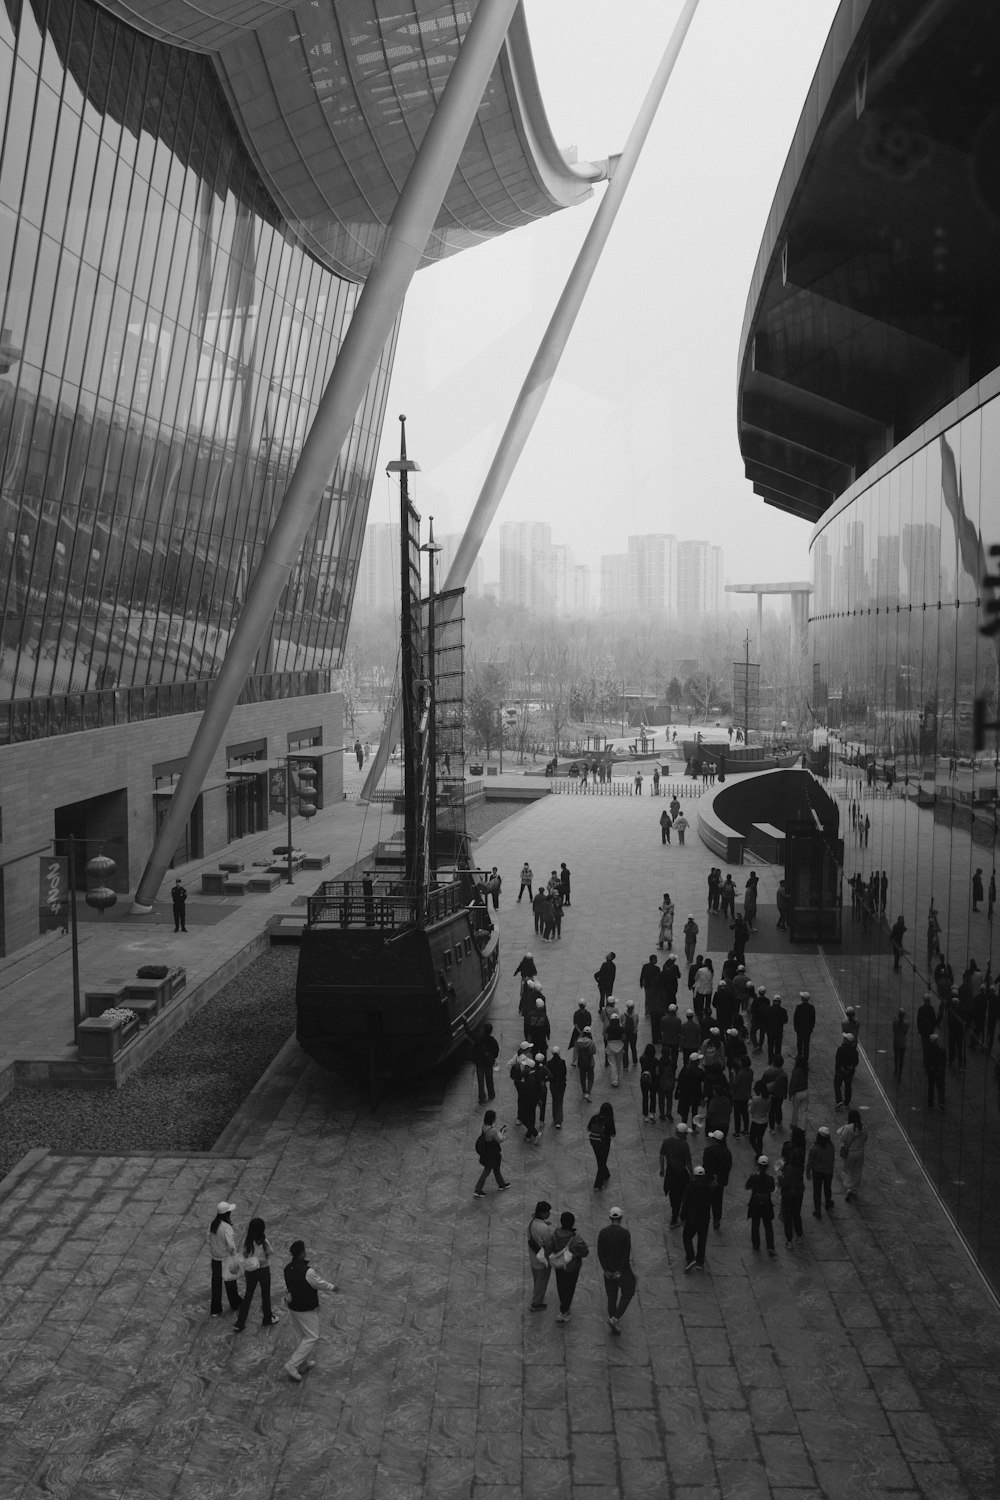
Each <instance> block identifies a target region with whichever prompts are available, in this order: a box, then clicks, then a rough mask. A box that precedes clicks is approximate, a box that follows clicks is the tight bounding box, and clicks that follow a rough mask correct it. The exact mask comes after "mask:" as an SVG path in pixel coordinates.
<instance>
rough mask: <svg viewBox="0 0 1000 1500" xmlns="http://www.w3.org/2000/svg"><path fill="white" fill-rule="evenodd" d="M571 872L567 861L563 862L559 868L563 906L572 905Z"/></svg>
mask: <svg viewBox="0 0 1000 1500" xmlns="http://www.w3.org/2000/svg"><path fill="white" fill-rule="evenodd" d="M569 893H570V871H569V866H568V865H567V863H566V861H565V860H563V862H562V864H561V865H560V866H559V894H560V896H561V897H562V904H563V906H569V905H570V899H569Z"/></svg>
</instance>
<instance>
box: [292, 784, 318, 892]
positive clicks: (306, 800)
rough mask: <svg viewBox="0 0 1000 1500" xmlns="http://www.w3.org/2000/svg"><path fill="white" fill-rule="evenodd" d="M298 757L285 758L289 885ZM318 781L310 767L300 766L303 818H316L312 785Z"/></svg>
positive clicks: (300, 813) (300, 808)
mask: <svg viewBox="0 0 1000 1500" xmlns="http://www.w3.org/2000/svg"><path fill="white" fill-rule="evenodd" d="M295 758H296V757H293V756H291V755H286V756H285V811H286V812H287V814H288V850H287V858H288V872H287V875H286V877H285V878H286V879H287V881H288V884H289V885H292V884H293V883H294V878H295V877H294V876H293V874H292V760H293V759H295ZM315 780H316V772H315V771H314V770H313V768H312V766H310V765H302V766H299V816H300V817H302V818H314V817H315V816H316V804H315V802H314V801H313V800H312V799H313V796H314V792H313V787H312V783H313V782H314V781H315Z"/></svg>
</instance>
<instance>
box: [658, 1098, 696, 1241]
mask: <svg viewBox="0 0 1000 1500" xmlns="http://www.w3.org/2000/svg"><path fill="white" fill-rule="evenodd" d="M687 1137H688V1128H687V1126H686V1125H681V1124H677V1125H675V1126H674V1134H673V1135H668V1136H667V1137H666V1138H665V1139H664V1141H663V1144H662V1145H661V1147H660V1176H661V1177H662V1178H663V1192H664V1196H665V1197H666V1198H668V1199H669V1201H670V1228H671V1229H676V1227H677V1225H678V1224H679V1223H680V1221H681V1220H680V1215H681V1202H682V1200H683V1198H684V1189H685V1188H686V1187H687V1185H688V1181H689V1179H690V1177H691V1170H692V1163H691V1147H690V1146H689V1145H688V1138H687Z"/></svg>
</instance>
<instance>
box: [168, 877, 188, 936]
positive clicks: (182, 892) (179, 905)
mask: <svg viewBox="0 0 1000 1500" xmlns="http://www.w3.org/2000/svg"><path fill="white" fill-rule="evenodd" d="M187 898H188V893H187V887H186V886H185V885H184V883H183V881H182V880H181V878H180V876H179V875H178V877H177V879H176V880H175V881H174V883H173V885H172V886H171V887H170V904H171V906H172V907H173V909H174V931H175V932H187Z"/></svg>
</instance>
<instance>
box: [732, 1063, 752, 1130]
mask: <svg viewBox="0 0 1000 1500" xmlns="http://www.w3.org/2000/svg"><path fill="white" fill-rule="evenodd" d="M730 1088H731V1090H732V1097H733V1138H734V1140H737V1141H738V1140H739V1138H740V1136H741V1135H746V1134H747V1133H748V1131H749V1129H750V1091H751V1089H752V1088H753V1068H752V1067H751V1066H750V1059H749V1057H747V1056H746V1054H744V1055H743V1056H742V1057H741V1058H739V1059H738V1061H737V1063H736V1066H735V1067H734V1068H733V1076H732V1082H731V1084H730Z"/></svg>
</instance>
